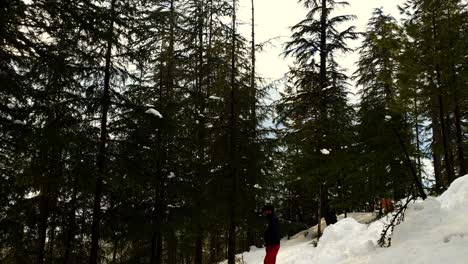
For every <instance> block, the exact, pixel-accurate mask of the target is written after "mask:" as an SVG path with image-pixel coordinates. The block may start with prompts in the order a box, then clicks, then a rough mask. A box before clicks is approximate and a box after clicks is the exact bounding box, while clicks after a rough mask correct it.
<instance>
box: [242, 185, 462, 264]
mask: <svg viewBox="0 0 468 264" xmlns="http://www.w3.org/2000/svg"><path fill="white" fill-rule="evenodd" d="M350 216H351V217H350V218H346V219H342V220H340V221H338V223H336V224H335V225H332V226H329V227H327V228H326V229H325V231H324V234H323V236H322V238H321V239H320V242H319V243H318V245H317V247H314V245H313V243H312V240H311V239H310V237H307V236H305V235H304V234H305V232H306V231H304V232H301V233H299V234H298V235H296V236H294V237H293V239H291V240H282V242H281V249H280V251H279V254H278V258H277V263H278V264H310V263H313V264H440V263H443V264H467V263H468V176H465V177H462V178H459V179H457V180H456V181H454V182H453V183H452V185H451V186H450V188H449V189H448V190H447V191H446V192H445V193H444V194H443V195H441V196H440V197H438V198H433V197H429V198H428V199H426V200H425V201H417V202H415V203H411V204H410V206H409V209H408V210H407V211H406V214H405V221H404V222H403V223H401V224H400V225H398V226H397V227H395V231H394V234H393V237H392V246H391V247H389V248H381V247H379V246H378V245H377V240H378V239H379V237H380V234H381V232H382V229H383V227H384V223H383V221H384V220H378V221H376V222H373V223H371V224H369V225H367V224H363V223H359V222H358V221H360V222H367V221H366V220H367V219H368V217H369V216H364V215H361V216H360V217H362V218H361V219H358V221H357V220H356V219H355V218H353V217H356V216H357V215H350ZM363 218H365V219H363ZM387 219H388V218H387ZM309 230H310V229H309ZM264 256H265V251H264V249H257V248H252V250H251V251H250V252H247V253H244V254H241V255H239V256H238V257H239V258H240V259H243V260H244V263H246V264H261V263H263V258H264Z"/></svg>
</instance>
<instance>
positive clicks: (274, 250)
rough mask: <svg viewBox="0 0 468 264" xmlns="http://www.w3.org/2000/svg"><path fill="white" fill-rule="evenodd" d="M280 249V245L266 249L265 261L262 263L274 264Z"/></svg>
mask: <svg viewBox="0 0 468 264" xmlns="http://www.w3.org/2000/svg"><path fill="white" fill-rule="evenodd" d="M279 249H280V245H273V246H267V247H266V256H265V260H264V261H263V263H264V264H275V263H276V255H278V251H279Z"/></svg>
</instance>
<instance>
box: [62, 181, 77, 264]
mask: <svg viewBox="0 0 468 264" xmlns="http://www.w3.org/2000/svg"><path fill="white" fill-rule="evenodd" d="M77 192H78V184H77V179H73V191H72V199H71V202H70V213H69V215H68V229H67V236H66V241H65V253H64V254H63V263H64V264H68V263H69V261H70V255H71V252H72V251H73V241H74V237H75V232H76V222H75V221H76V220H75V214H76V200H77V197H76V196H77Z"/></svg>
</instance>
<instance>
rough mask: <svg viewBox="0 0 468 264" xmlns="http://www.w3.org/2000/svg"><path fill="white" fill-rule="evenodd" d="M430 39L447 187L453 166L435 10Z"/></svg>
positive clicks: (451, 177) (452, 172) (452, 176)
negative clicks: (431, 38) (432, 44)
mask: <svg viewBox="0 0 468 264" xmlns="http://www.w3.org/2000/svg"><path fill="white" fill-rule="evenodd" d="M432 35H433V36H432V37H433V42H434V58H435V62H434V68H435V69H434V70H435V73H436V89H435V91H434V92H435V93H436V94H437V102H438V107H439V121H440V127H441V133H442V144H443V148H444V161H445V169H446V173H447V175H446V179H445V182H444V184H445V185H446V186H447V185H448V184H450V183H451V182H452V181H453V179H454V171H453V165H452V162H451V157H450V156H451V155H450V151H451V150H450V142H449V139H448V131H447V126H446V124H445V114H446V113H445V109H444V100H443V94H444V93H443V83H442V77H441V69H440V64H439V62H438V60H439V54H440V48H439V47H438V46H437V41H438V36H437V23H436V14H435V10H433V12H432Z"/></svg>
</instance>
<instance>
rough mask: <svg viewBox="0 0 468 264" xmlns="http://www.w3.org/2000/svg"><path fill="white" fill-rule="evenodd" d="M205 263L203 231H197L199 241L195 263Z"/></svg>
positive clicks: (196, 246) (197, 242) (196, 243)
mask: <svg viewBox="0 0 468 264" xmlns="http://www.w3.org/2000/svg"><path fill="white" fill-rule="evenodd" d="M202 263H203V231H202V230H201V228H199V230H198V231H197V241H196V242H195V264H202Z"/></svg>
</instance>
